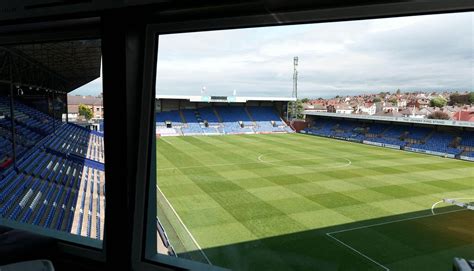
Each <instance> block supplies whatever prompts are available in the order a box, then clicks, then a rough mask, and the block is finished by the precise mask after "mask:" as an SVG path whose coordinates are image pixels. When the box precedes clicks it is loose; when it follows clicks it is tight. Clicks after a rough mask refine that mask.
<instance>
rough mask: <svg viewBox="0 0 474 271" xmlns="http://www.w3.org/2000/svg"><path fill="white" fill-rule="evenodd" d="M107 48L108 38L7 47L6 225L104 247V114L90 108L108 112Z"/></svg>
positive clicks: (2, 139) (2, 98) (0, 165)
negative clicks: (104, 101) (104, 99)
mask: <svg viewBox="0 0 474 271" xmlns="http://www.w3.org/2000/svg"><path fill="white" fill-rule="evenodd" d="M100 47H101V45H100V40H75V41H64V42H54V43H38V44H21V45H12V46H6V47H0V55H3V56H5V57H4V58H0V59H2V60H3V61H4V63H2V64H1V65H0V66H2V67H4V69H3V70H1V71H0V76H1V79H2V80H1V81H0V144H1V146H2V148H1V151H0V176H1V181H0V217H1V218H2V219H1V220H0V222H1V224H4V225H6V226H11V227H19V228H22V229H26V230H30V231H34V232H36V233H40V234H46V235H50V236H54V237H58V238H63V239H67V240H77V241H81V240H85V242H86V243H87V244H91V245H97V246H99V245H100V244H101V240H102V239H103V229H104V219H105V218H104V213H105V212H104V211H105V186H104V184H105V176H104V137H103V131H102V130H100V129H95V127H99V123H103V116H102V115H100V114H95V115H93V113H94V112H93V111H92V110H91V109H90V107H92V106H95V105H101V106H102V98H101V97H100V94H101V91H102V86H101V81H100V78H99V79H97V80H96V78H98V77H100V64H101V51H100ZM72 91H74V92H72ZM71 92H72V93H71ZM11 106H12V107H13V110H10V107H11ZM12 127H13V128H14V132H12ZM12 145H14V146H15V149H14V150H13V149H12V148H11V146H12ZM88 240H92V242H88Z"/></svg>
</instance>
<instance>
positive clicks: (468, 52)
mask: <svg viewBox="0 0 474 271" xmlns="http://www.w3.org/2000/svg"><path fill="white" fill-rule="evenodd" d="M473 14H474V13H473V12H470V13H457V14H440V15H425V16H412V17H399V18H387V19H376V20H360V21H348V22H336V23H320V24H306V25H291V26H274V27H262V28H247V29H236V30H224V31H208V32H195V33H184V34H171V35H162V36H160V38H159V54H158V62H157V65H158V66H157V82H156V87H157V93H158V94H184V95H199V94H200V90H201V88H202V87H203V86H206V88H207V93H208V94H214V95H231V94H232V92H233V90H234V89H235V90H237V94H238V95H242V96H243V95H245V96H247V95H248V96H290V95H291V92H292V86H293V83H292V77H293V57H294V56H298V57H299V66H298V75H299V80H298V91H299V94H300V96H306V97H328V96H334V95H337V94H339V95H345V94H358V93H367V92H380V91H394V90H396V89H398V88H400V89H402V90H404V91H409V90H426V91H436V90H473V89H474V87H473V81H472V80H473V79H472V78H473V63H474V56H473V55H474V53H473V50H474V49H473V48H474V38H473V28H474V15H473ZM100 84H101V81H100V80H97V81H94V82H93V83H91V86H84V87H83V89H84V90H90V91H93V89H97V88H98V87H99V86H100Z"/></svg>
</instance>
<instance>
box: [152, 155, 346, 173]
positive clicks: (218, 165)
mask: <svg viewBox="0 0 474 271" xmlns="http://www.w3.org/2000/svg"><path fill="white" fill-rule="evenodd" d="M266 155H268V154H266ZM262 156H264V154H261V155H260V156H258V157H257V160H258V161H255V162H245V163H222V164H213V165H198V166H186V167H165V168H158V171H162V170H172V169H189V168H204V167H222V166H238V165H250V164H259V163H267V164H270V165H273V166H279V167H295V166H285V165H278V164H275V163H272V162H269V161H265V160H263V159H262ZM311 159H313V160H314V159H316V158H301V159H290V160H280V161H276V162H289V161H299V160H311ZM341 159H344V160H346V161H347V163H346V164H344V165H338V166H333V167H329V168H338V167H347V166H350V165H351V164H352V161H351V160H349V159H347V158H341ZM324 168H328V167H324Z"/></svg>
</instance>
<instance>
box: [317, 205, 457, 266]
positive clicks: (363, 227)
mask: <svg viewBox="0 0 474 271" xmlns="http://www.w3.org/2000/svg"><path fill="white" fill-rule="evenodd" d="M459 211H465V210H453V211H447V212H444V213H438V214H426V215H420V216H415V217H409V218H402V219H397V220H393V221H387V222H381V223H376V224H372V225H366V226H360V227H355V228H350V229H344V230H339V231H333V232H328V233H326V235H327V236H329V237H331V238H332V239H334V240H336V241H337V242H339V243H341V244H342V245H344V246H345V247H347V248H349V249H351V250H352V251H354V252H356V253H357V254H359V255H361V256H362V257H364V258H366V259H368V260H370V261H371V262H373V263H375V264H377V265H378V266H380V267H382V268H383V269H384V270H387V271H389V270H390V269H388V268H387V267H386V266H384V265H382V264H380V263H379V262H377V261H375V260H374V259H372V258H370V257H369V256H367V255H365V254H364V253H362V252H360V251H358V250H357V249H355V248H353V247H351V246H350V245H348V244H346V243H344V242H342V241H341V240H339V239H337V238H336V237H334V236H332V235H333V234H337V233H342V232H348V231H354V230H360V229H366V228H371V227H376V226H382V225H387V224H392V223H396V222H402V221H408V220H414V219H418V218H424V217H430V216H436V215H443V214H448V213H454V212H459Z"/></svg>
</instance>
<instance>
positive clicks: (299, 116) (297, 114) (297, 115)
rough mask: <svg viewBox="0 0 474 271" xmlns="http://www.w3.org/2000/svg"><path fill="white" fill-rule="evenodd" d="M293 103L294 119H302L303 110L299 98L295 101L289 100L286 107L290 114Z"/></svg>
mask: <svg viewBox="0 0 474 271" xmlns="http://www.w3.org/2000/svg"><path fill="white" fill-rule="evenodd" d="M293 105H295V109H296V112H295V115H294V117H295V118H296V119H302V118H303V111H304V107H303V103H302V102H301V100H297V101H296V102H289V103H288V109H289V112H290V115H292V114H291V112H293Z"/></svg>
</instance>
